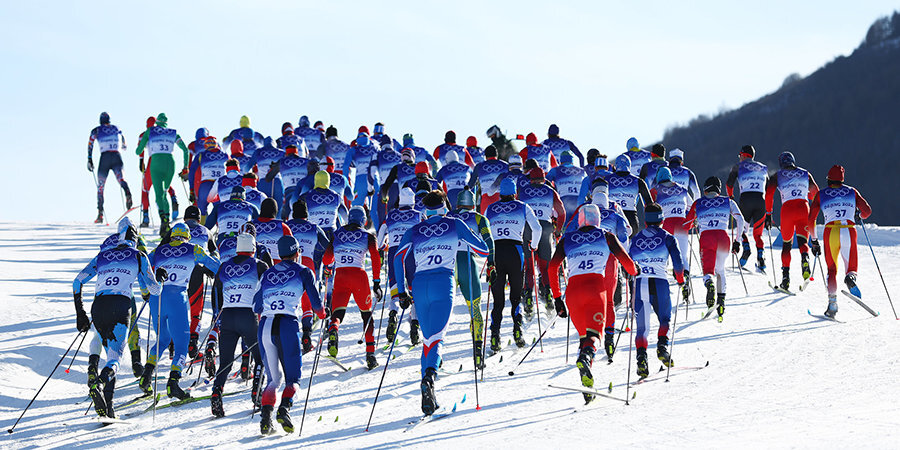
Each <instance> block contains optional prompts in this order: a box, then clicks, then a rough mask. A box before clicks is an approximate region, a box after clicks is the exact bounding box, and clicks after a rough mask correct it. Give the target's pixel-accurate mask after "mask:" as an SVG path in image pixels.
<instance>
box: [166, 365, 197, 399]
mask: <svg viewBox="0 0 900 450" xmlns="http://www.w3.org/2000/svg"><path fill="white" fill-rule="evenodd" d="M179 379H181V372H179V371H177V370H173V371H171V372H169V381H168V382H166V395H168V396H169V397H170V398H171V397H174V398H177V399H178V400H184V399H186V398H191V395H190V394H188V393H187V392H184V391H183V390H181V386H179V385H178V380H179Z"/></svg>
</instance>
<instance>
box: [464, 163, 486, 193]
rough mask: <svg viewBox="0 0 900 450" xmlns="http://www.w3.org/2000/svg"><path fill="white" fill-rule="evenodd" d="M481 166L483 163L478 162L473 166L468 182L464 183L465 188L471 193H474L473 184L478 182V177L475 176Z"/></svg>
mask: <svg viewBox="0 0 900 450" xmlns="http://www.w3.org/2000/svg"><path fill="white" fill-rule="evenodd" d="M482 164H484V163H483V162H480V163H478V164H475V168H474V169H472V176H470V177H469V181H468V182H467V183H466V187H467V188H469V190H471V191H472V192H476V191H475V183H477V182H478V181H479V180H478V176H477V175H476V174H477V173H478V169H479V168H481V165H482Z"/></svg>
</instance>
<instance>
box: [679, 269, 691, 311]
mask: <svg viewBox="0 0 900 450" xmlns="http://www.w3.org/2000/svg"><path fill="white" fill-rule="evenodd" d="M681 297H682V299H684V303H685V304H687V303H688V302H689V301H690V299H691V273H690V272H688V271H687V270H685V271H684V285H683V286H681Z"/></svg>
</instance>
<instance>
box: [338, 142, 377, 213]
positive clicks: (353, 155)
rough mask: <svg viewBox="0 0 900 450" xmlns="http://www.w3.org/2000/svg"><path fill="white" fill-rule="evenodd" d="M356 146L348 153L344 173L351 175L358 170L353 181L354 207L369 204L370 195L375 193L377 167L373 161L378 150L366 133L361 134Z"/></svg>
mask: <svg viewBox="0 0 900 450" xmlns="http://www.w3.org/2000/svg"><path fill="white" fill-rule="evenodd" d="M355 142H356V145H354V146H352V147H350V151H349V152H347V158H346V159H345V160H344V170H343V172H342V173H350V169H351V168H355V169H356V176H355V177H354V180H353V183H352V184H353V201H352V202H351V204H352V205H353V206H363V205H368V204H369V195H371V194H372V193H373V192H374V189H375V188H376V187H377V186H375V179H374V173H375V167H374V166H373V165H372V161H374V160H375V155H376V153H377V152H378V149H377V148H376V147H375V146H374V145H373V144H372V143H371V142H370V141H369V137H368V136H367V135H366V134H365V133H359V135H358V136H357V137H356V141H355Z"/></svg>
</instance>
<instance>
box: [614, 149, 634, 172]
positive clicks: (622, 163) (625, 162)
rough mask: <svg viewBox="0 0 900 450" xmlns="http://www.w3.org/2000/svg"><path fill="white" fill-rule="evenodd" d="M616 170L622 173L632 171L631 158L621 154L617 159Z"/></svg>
mask: <svg viewBox="0 0 900 450" xmlns="http://www.w3.org/2000/svg"><path fill="white" fill-rule="evenodd" d="M616 170H618V171H621V172H628V171H629V170H631V158H629V157H628V155H626V154H624V153H623V154H621V155H619V156H617V157H616Z"/></svg>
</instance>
